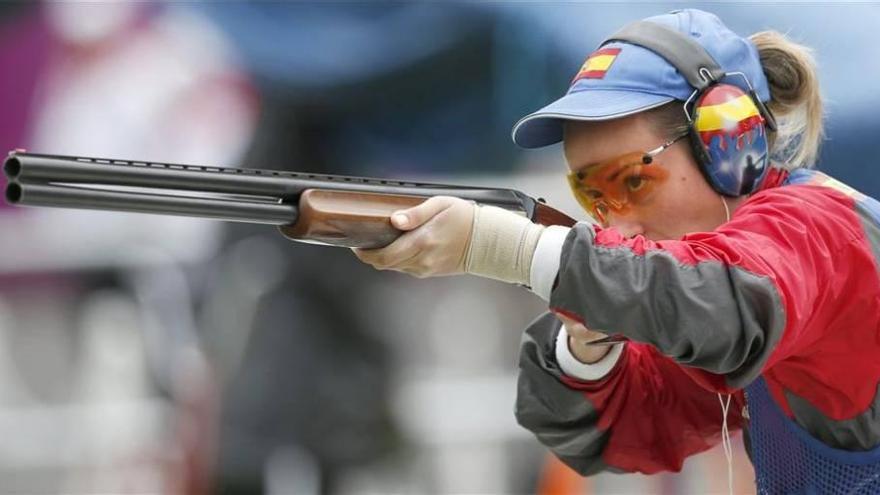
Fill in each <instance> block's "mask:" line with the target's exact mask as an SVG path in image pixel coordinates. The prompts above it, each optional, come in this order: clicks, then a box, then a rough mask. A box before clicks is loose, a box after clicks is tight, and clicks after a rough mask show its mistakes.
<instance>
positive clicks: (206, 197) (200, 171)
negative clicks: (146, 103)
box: [3, 150, 575, 248]
mask: <svg viewBox="0 0 880 495" xmlns="http://www.w3.org/2000/svg"><path fill="white" fill-rule="evenodd" d="M3 171H4V173H5V174H6V177H7V179H8V183H7V186H6V194H5V196H6V201H7V202H8V203H9V204H13V205H23V206H50V207H60V208H80V209H92V210H111V211H125V212H136V213H157V214H164V215H180V216H190V217H200V218H211V219H218V220H227V221H237V222H250V223H261V224H270V225H276V226H278V229H279V230H280V232H281V233H282V234H283V235H284V236H285V237H287V238H289V239H292V240H295V241H302V242H311V243H318V244H327V245H333V246H345V247H361V248H377V247H384V246H387V245H388V244H390V243H391V242H392V241H394V239H396V238H397V237H399V236H400V235H401V234H402V232H401V231H399V230H397V229H395V228H394V227H392V225H391V221H390V216H391V214H392V213H393V212H395V211H397V210H399V209H403V208H409V207H411V206H415V205H417V204H420V203H421V202H423V201H425V200H426V199H427V198H429V197H431V196H440V195H443V196H455V197H458V198H462V199H465V200H471V201H474V202H477V203H480V204H485V205H492V206H497V207H501V208H505V209H508V210H512V211H515V212H517V213H520V214H522V215H524V216H526V217H527V218H529V219H530V220H532V221H533V222H536V223H540V224H542V225H564V226H571V225H574V223H575V220H574V219H572V218H570V217H568V216H567V215H565V214H564V213H562V212H560V211H558V210H556V209H554V208H551V207H550V206H548V205H546V204H544V203H543V200H536V199H534V198H532V197H530V196H527V195H525V194H523V193H521V192H519V191H515V190H512V189H496V188H483V187H468V186H458V185H448V184H428V183H421V182H409V181H397V180H387V179H371V178H364V177H350V176H341V175H325V174H309V173H299V172H283V171H277V170H260V169H251V168H247V169H243V168H226V167H209V166H200V165H178V164H170V163H156V162H148V161H130V160H115V159H101V158H86V157H76V156H58V155H44V154H37V153H27V152H25V151H23V150H15V151H12V152H10V153H9V156H8V157H7V158H6V161H5V162H4V164H3Z"/></svg>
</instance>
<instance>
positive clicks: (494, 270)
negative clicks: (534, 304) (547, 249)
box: [464, 205, 544, 285]
mask: <svg viewBox="0 0 880 495" xmlns="http://www.w3.org/2000/svg"><path fill="white" fill-rule="evenodd" d="M543 230H544V226H542V225H537V224H535V223H532V221H530V220H529V219H528V218H526V217H524V216H521V215H517V214H516V213H513V212H511V211H507V210H504V209H502V208H497V207H494V206H482V205H476V207H475V208H474V220H473V226H472V229H471V240H470V243H469V245H468V249H467V254H466V255H465V263H464V268H465V271H466V272H467V273H470V274H473V275H479V276H482V277H487V278H492V279H495V280H501V281H504V282H510V283H517V284H522V285H528V284H529V278H530V269H531V265H532V258H533V257H534V254H535V248H536V247H537V245H538V240H539V239H540V237H541V232H542V231H543Z"/></svg>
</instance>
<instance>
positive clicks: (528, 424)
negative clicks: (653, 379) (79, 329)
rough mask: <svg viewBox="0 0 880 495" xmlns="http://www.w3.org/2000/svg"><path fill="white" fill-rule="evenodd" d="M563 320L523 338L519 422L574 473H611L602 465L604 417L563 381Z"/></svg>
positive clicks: (532, 328) (533, 328)
mask: <svg viewBox="0 0 880 495" xmlns="http://www.w3.org/2000/svg"><path fill="white" fill-rule="evenodd" d="M560 328H561V323H560V322H559V319H557V318H556V317H555V316H553V315H552V314H551V313H549V312H548V313H545V314H543V315H542V316H541V317H539V318H538V319H537V320H535V321H534V322H533V323H532V324H531V325H529V327H528V329H526V332H525V335H524V336H523V341H522V346H521V349H520V360H519V368H520V374H519V380H518V383H517V398H516V409H515V414H516V419H517V421H518V422H519V424H520V425H522V426H523V427H525V428H526V429H528V430H531V431H532V432H533V433H534V434H535V436H536V437H537V438H538V441H540V442H541V443H542V444H544V445H546V446H547V447H548V448H549V449H550V450H551V451H552V452H553V453H554V454H555V455H556V456H557V457H559V459H560V460H562V461H563V462H565V463H566V464H567V465H569V466H570V467H571V468H572V469H574V470H575V471H577V472H579V473H581V474H584V475H589V474H594V473H597V472H599V471H602V470H606V469H608V466H606V465H605V464H604V463H603V462H602V459H601V454H602V450H603V449H604V446H605V442H606V441H607V439H608V433H607V432H603V431H600V430H599V429H598V428H597V422H598V420H599V413H598V411H597V410H596V409H595V408H594V407H593V405H592V404H591V403H590V401H589V400H588V399H587V398H586V397H585V396H584V394H583V393H582V392H580V391H578V390H575V389H572V388H569V387H568V386H566V385H565V384H564V383H563V381H562V372H561V371H560V369H559V365H558V364H557V363H556V358H555V342H556V335H557V333H558V332H559V331H560Z"/></svg>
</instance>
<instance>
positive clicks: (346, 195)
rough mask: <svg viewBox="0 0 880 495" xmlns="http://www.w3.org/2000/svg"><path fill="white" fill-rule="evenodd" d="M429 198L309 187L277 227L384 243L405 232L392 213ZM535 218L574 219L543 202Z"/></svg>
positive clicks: (342, 240) (347, 241)
mask: <svg viewBox="0 0 880 495" xmlns="http://www.w3.org/2000/svg"><path fill="white" fill-rule="evenodd" d="M427 199H428V198H422V197H416V196H404V195H397V194H373V193H359V192H347V191H328V190H323V189H309V190H307V191H304V192H303V193H302V195H300V199H299V218H298V220H297V222H296V223H294V224H292V225H282V226H279V227H278V230H280V231H281V233H282V234H283V235H284V236H285V237H287V238H288V239H293V240H296V241H302V242H315V243H320V244H331V245H334V246H345V247H359V248H380V247H385V246H387V245H389V244H391V243H392V242H394V240H395V239H397V238H398V237H399V236H400V235H401V234H402V233H403V232H401V231H400V230H397V229H396V228H394V227H393V226H392V225H391V214H392V213H394V212H395V211H398V210H402V209H405V208H410V207H412V206H416V205H419V204H421V203H422V202H424V201H426V200H427ZM535 221H536V222H537V223H540V224H542V225H563V226H568V227H570V226H572V225H574V223H575V220H574V219H572V218H571V217H569V216H567V215H565V214H564V213H562V212H561V211H559V210H556V209H554V208H551V207H549V206H547V205H545V204H543V203H538V204H537V205H536V208H535Z"/></svg>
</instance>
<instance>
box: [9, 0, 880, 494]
mask: <svg viewBox="0 0 880 495" xmlns="http://www.w3.org/2000/svg"><path fill="white" fill-rule="evenodd" d="M688 5H691V6H693V5H694V4H693V3H689V4H688ZM681 6H682V4H665V3H654V2H650V3H626V4H624V3H599V4H576V3H514V2H510V3H504V2H496V3H457V2H445V3H360V2H359V3H342V2H332V3H302V2H297V3H243V2H241V3H240V2H216V3H178V2H169V3H75V4H74V3H38V2H28V3H2V4H0V65H2V67H4V68H5V69H4V77H3V78H2V80H0V108H2V109H3V118H2V119H0V129H2V131H0V145H2V146H0V149H2V150H11V149H14V148H26V149H28V150H29V151H34V152H42V153H52V154H71V155H85V156H99V157H112V158H123V159H138V160H154V161H166V162H178V163H193V164H203V165H215V166H216V165H219V166H248V167H256V168H269V169H283V170H293V171H313V172H326V173H335V174H354V175H365V176H379V177H389V178H397V179H408V180H425V181H434V182H450V183H461V184H483V185H492V186H497V187H512V188H516V189H520V190H522V191H524V192H526V193H528V194H530V195H532V196H536V197H537V196H541V197H545V198H547V199H548V201H549V202H550V203H551V204H554V205H556V206H558V207H560V208H561V209H562V210H564V211H566V212H568V213H569V214H570V215H572V216H575V217H576V218H580V219H583V218H584V215H583V214H582V213H581V212H580V211H579V209H578V207H577V205H576V203H574V201H573V200H571V199H570V198H569V197H568V194H567V191H566V187H565V183H564V180H563V175H562V171H563V170H564V168H565V165H564V162H563V159H562V156H561V150H560V148H559V147H558V146H557V147H551V148H549V149H545V150H539V151H530V152H523V151H521V150H518V149H516V148H515V147H514V146H513V145H512V144H511V142H510V137H509V133H510V128H511V126H512V125H513V123H514V122H515V121H516V120H517V119H518V118H519V117H521V116H522V115H524V114H526V113H528V112H530V111H532V110H535V109H537V108H538V107H540V106H542V105H543V104H545V103H547V102H549V101H551V100H552V99H553V98H555V97H556V96H558V95H561V94H562V93H563V92H564V91H565V89H566V87H567V84H568V81H569V80H570V79H571V77H572V75H573V74H574V73H575V72H576V71H577V69H578V68H579V67H580V65H581V63H582V62H583V59H584V58H585V56H586V55H587V54H588V53H589V52H591V51H592V50H593V49H594V47H595V45H596V44H597V43H598V42H599V41H600V40H601V39H602V38H603V37H604V36H606V35H608V34H610V33H611V32H612V31H613V30H615V29H616V28H618V27H619V26H621V25H623V24H624V23H626V22H628V21H631V20H635V19H639V18H642V17H646V16H648V15H653V14H658V13H662V12H665V11H668V10H671V9H673V8H677V7H681ZM702 8H705V9H707V10H710V11H713V12H715V13H716V14H718V15H719V16H720V17H721V18H722V19H723V20H724V21H725V22H726V23H727V24H728V25H729V26H730V27H731V28H732V29H734V30H735V31H737V32H739V33H740V34H747V33H751V32H755V31H758V30H763V29H768V28H771V29H775V30H778V31H782V32H785V33H788V34H789V35H790V36H791V37H793V38H794V39H796V40H799V41H801V42H803V43H805V44H807V45H809V46H812V47H813V48H815V50H816V56H817V58H818V61H819V64H820V70H821V82H822V85H823V89H824V94H825V96H826V98H827V101H828V120H827V123H828V141H827V143H826V145H825V147H824V150H823V154H822V160H821V162H820V168H821V169H823V170H824V171H826V172H828V173H830V174H832V175H835V176H836V177H837V178H839V179H842V180H843V181H845V182H847V183H850V184H852V185H853V186H855V187H857V188H859V189H861V190H862V191H864V192H866V193H869V194H871V195H874V196H880V174H878V173H877V172H876V171H874V169H873V168H872V167H873V166H875V165H874V164H873V162H872V160H873V159H871V158H870V157H871V156H873V151H874V150H873V148H872V147H871V144H872V140H875V139H874V137H875V136H877V135H878V132H880V116H878V114H877V112H876V108H878V104H880V94H878V93H877V91H876V90H875V87H876V84H874V83H873V82H872V81H873V80H874V78H875V77H880V58H878V57H877V56H876V50H874V48H873V44H872V43H869V40H872V39H874V37H875V36H874V29H875V28H876V19H878V18H880V6H877V5H871V4H867V3H865V4H862V3H857V2H854V3H843V4H830V3H828V4H824V3H798V4H796V5H789V4H785V3H771V4H766V5H765V4H760V5H759V4H757V3H741V4H735V3H715V2H713V3H709V4H706V5H704V6H702ZM866 157H868V158H867V159H868V163H865V160H866ZM0 231H2V232H3V234H2V236H0V247H2V252H3V256H0V438H2V439H3V441H2V442H0V487H2V488H0V492H3V493H50V492H51V493H55V492H66V493H95V492H101V493H260V492H266V493H278V494H317V493H332V494H356V493H535V492H537V493H542V494H550V493H581V494H591V493H640V494H641V493H722V492H726V461H725V459H724V456H723V453H722V452H721V449H720V448H718V449H716V450H713V451H711V452H709V453H706V454H704V455H701V456H697V457H695V458H693V459H691V460H689V461H688V463H687V464H686V465H685V469H684V471H683V473H681V474H677V475H660V476H654V477H644V476H638V475H611V474H607V475H600V476H597V477H593V478H590V479H586V480H584V479H581V478H579V477H577V476H574V475H573V474H572V473H571V472H570V471H568V470H567V468H565V467H563V466H561V465H559V464H556V463H554V462H552V461H551V460H549V458H548V456H547V454H546V451H545V450H544V449H543V448H542V447H541V446H540V445H539V444H538V443H537V442H536V441H535V440H534V439H533V437H532V436H531V435H530V434H529V433H528V432H527V431H525V430H523V429H521V428H520V427H518V426H517V425H516V422H515V420H514V417H513V401H514V394H515V380H516V359H517V351H518V346H519V339H520V335H521V331H522V329H523V328H524V327H525V326H526V325H527V324H528V323H529V322H530V321H531V320H532V319H533V318H535V317H536V316H537V315H538V314H540V313H541V312H542V311H543V310H544V309H545V307H544V305H543V304H542V301H540V300H539V299H538V298H537V297H535V296H533V295H531V294H530V293H528V292H526V291H525V290H523V289H520V288H517V287H513V286H507V285H504V284H500V283H495V282H492V281H488V280H482V279H476V278H471V277H456V278H446V279H432V280H417V279H413V278H409V277H407V276H404V275H401V274H398V273H380V272H375V271H373V270H372V269H371V268H370V267H368V266H366V265H361V264H360V263H358V262H357V260H356V259H355V258H354V256H352V255H351V253H349V252H347V251H346V250H342V249H333V248H327V247H318V246H311V245H303V244H297V243H291V242H288V241H286V240H284V239H283V238H281V236H279V235H277V234H276V233H275V231H274V229H272V228H270V227H264V226H249V225H239V224H224V223H219V222H210V221H200V220H194V219H183V218H172V217H159V216H147V215H131V214H115V213H100V212H83V211H66V210H48V209H46V210H41V209H10V208H8V207H3V208H0ZM734 442H735V444H736V445H737V446H738V449H737V450H736V452H735V456H734V466H735V471H736V477H737V481H736V486H737V491H738V492H744V493H748V492H749V491H752V490H753V489H754V488H753V481H752V480H753V472H752V469H751V466H750V464H749V463H748V460H747V458H746V456H745V454H744V452H743V451H742V447H741V444H742V441H741V437H740V435H739V434H737V435H736V437H735V439H734Z"/></svg>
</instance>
